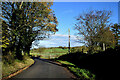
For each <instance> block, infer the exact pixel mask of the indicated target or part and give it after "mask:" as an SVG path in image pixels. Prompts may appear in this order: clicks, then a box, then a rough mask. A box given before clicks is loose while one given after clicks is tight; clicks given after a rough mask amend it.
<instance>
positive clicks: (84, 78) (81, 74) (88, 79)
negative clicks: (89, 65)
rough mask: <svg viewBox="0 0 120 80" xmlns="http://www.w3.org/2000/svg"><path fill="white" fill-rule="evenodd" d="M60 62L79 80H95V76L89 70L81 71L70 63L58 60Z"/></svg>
mask: <svg viewBox="0 0 120 80" xmlns="http://www.w3.org/2000/svg"><path fill="white" fill-rule="evenodd" d="M56 61H57V62H60V63H61V64H62V65H63V66H64V67H66V68H67V69H68V70H70V72H72V73H73V74H74V75H75V76H76V77H77V79H80V80H95V75H94V74H92V73H91V72H90V71H89V70H86V69H81V68H79V67H77V66H76V65H75V64H73V63H70V62H68V61H62V60H56Z"/></svg>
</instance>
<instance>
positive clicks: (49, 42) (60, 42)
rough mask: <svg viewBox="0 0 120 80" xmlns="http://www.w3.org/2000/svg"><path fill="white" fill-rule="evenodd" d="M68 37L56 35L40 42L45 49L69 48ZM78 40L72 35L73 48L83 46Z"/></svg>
mask: <svg viewBox="0 0 120 80" xmlns="http://www.w3.org/2000/svg"><path fill="white" fill-rule="evenodd" d="M68 39H69V38H68V35H63V34H55V35H51V36H50V38H48V39H45V40H41V41H39V44H40V46H44V47H58V46H66V47H67V46H68ZM76 40H77V38H76V36H74V35H71V37H70V42H71V47H74V46H81V45H82V44H81V43H77V42H76Z"/></svg>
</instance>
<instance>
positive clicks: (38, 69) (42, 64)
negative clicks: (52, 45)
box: [12, 58, 72, 80]
mask: <svg viewBox="0 0 120 80" xmlns="http://www.w3.org/2000/svg"><path fill="white" fill-rule="evenodd" d="M34 60H35V64H33V65H32V66H31V67H29V68H28V69H26V70H24V71H23V72H21V73H19V74H18V75H16V76H14V77H12V78H21V79H22V78H23V79H24V78H61V79H62V78H65V79H69V80H72V79H71V78H72V74H71V73H70V72H68V71H67V70H66V69H65V68H64V67H62V66H60V65H57V64H55V63H53V62H50V61H48V60H44V59H40V58H35V59H34ZM62 80H63V79H62Z"/></svg>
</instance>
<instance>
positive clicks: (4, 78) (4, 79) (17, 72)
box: [0, 61, 35, 80]
mask: <svg viewBox="0 0 120 80" xmlns="http://www.w3.org/2000/svg"><path fill="white" fill-rule="evenodd" d="M34 63H35V61H34V62H33V63H32V64H31V65H28V66H26V67H23V68H22V69H20V70H18V71H16V72H14V73H12V74H10V75H9V76H7V77H3V78H2V79H0V80H6V79H9V78H11V77H13V76H15V75H17V74H19V73H21V72H22V71H24V70H26V69H27V68H29V67H30V66H32V65H33V64H34Z"/></svg>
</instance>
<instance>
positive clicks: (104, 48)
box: [103, 43, 106, 51]
mask: <svg viewBox="0 0 120 80" xmlns="http://www.w3.org/2000/svg"><path fill="white" fill-rule="evenodd" d="M105 49H106V47H105V43H103V51H105Z"/></svg>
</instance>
